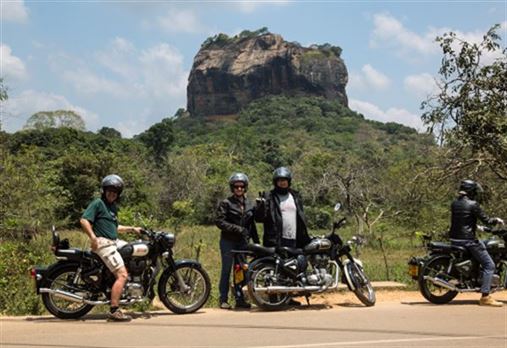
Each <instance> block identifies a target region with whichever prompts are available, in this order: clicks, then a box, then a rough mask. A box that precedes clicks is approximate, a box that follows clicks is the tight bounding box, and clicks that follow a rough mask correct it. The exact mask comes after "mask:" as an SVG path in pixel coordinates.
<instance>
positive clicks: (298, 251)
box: [277, 247, 303, 256]
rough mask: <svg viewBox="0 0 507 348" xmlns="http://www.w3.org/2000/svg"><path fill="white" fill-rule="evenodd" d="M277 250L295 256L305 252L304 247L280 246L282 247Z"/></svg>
mask: <svg viewBox="0 0 507 348" xmlns="http://www.w3.org/2000/svg"><path fill="white" fill-rule="evenodd" d="M277 251H278V252H279V253H282V254H287V255H293V256H296V255H301V254H303V249H299V248H290V247H280V248H278V250H277Z"/></svg>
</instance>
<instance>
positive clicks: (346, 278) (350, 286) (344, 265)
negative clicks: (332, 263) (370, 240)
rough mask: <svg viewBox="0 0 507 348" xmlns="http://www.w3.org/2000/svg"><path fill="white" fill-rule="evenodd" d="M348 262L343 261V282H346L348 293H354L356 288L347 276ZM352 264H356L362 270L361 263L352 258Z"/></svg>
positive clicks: (348, 275)
mask: <svg viewBox="0 0 507 348" xmlns="http://www.w3.org/2000/svg"><path fill="white" fill-rule="evenodd" d="M350 262H351V261H350V260H349V259H346V260H345V261H343V274H345V280H346V281H347V286H348V287H349V289H350V291H354V290H355V289H356V287H355V286H354V283H353V282H352V279H351V277H350V274H349V269H348V267H347V265H348V264H349V263H350ZM354 263H357V264H358V265H359V266H361V268H363V262H362V261H361V260H359V259H356V258H354Z"/></svg>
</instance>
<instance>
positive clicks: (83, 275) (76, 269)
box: [32, 227, 211, 319]
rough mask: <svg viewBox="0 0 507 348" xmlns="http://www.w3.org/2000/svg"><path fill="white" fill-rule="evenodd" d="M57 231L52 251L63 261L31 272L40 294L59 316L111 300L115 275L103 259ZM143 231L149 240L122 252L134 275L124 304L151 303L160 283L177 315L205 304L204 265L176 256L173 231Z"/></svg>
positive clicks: (160, 292) (80, 313)
mask: <svg viewBox="0 0 507 348" xmlns="http://www.w3.org/2000/svg"><path fill="white" fill-rule="evenodd" d="M52 234H53V243H52V250H53V252H54V254H55V256H56V258H57V259H58V261H57V262H56V263H54V264H52V265H50V266H49V267H35V268H34V269H33V270H32V275H33V277H34V279H35V285H36V289H37V294H41V295H42V301H43V303H44V306H45V307H46V309H47V310H48V311H49V312H50V313H51V314H53V315H54V316H56V317H58V318H61V319H75V318H79V317H81V316H83V315H85V314H86V313H88V312H89V311H90V310H91V309H92V308H93V307H94V306H96V305H103V304H109V303H110V298H111V287H112V285H113V283H114V282H115V277H114V275H113V274H112V273H111V272H110V271H109V269H108V268H107V267H106V266H105V265H104V263H103V262H102V260H101V259H100V257H99V256H97V255H96V254H95V253H92V252H90V251H86V250H81V249H76V248H70V246H69V241H68V239H64V240H60V237H59V235H58V233H57V232H56V231H55V228H54V227H53V229H52ZM142 235H143V236H144V237H146V238H145V239H146V240H140V241H137V242H133V243H129V244H127V245H125V246H124V247H122V248H120V249H119V250H118V251H119V253H120V254H121V256H122V258H123V260H124V262H125V266H126V268H127V270H128V274H129V278H128V280H127V283H126V284H125V287H124V289H123V293H122V296H121V300H120V305H131V304H134V303H137V302H141V301H152V300H153V298H154V297H155V285H157V282H158V297H159V298H160V300H161V301H162V303H163V304H164V305H165V306H166V307H167V308H168V309H170V310H171V311H173V312H174V313H178V314H183V313H192V312H195V311H197V310H198V309H199V308H201V307H202V306H203V305H204V304H205V303H206V301H207V300H208V297H209V295H210V289H211V285H210V280H209V276H208V274H207V273H206V271H205V270H204V269H203V268H202V266H201V265H200V264H199V263H198V262H196V261H194V260H174V258H173V250H172V248H173V246H174V244H175V241H176V239H175V236H174V234H172V233H166V232H153V231H146V230H143V231H142ZM161 271H162V272H161ZM159 273H161V275H160V277H159V278H158V277H157V276H158V275H159Z"/></svg>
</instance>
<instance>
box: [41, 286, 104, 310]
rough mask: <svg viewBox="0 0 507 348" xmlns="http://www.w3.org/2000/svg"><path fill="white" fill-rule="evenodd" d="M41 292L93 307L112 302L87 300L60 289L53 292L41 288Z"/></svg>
mask: <svg viewBox="0 0 507 348" xmlns="http://www.w3.org/2000/svg"><path fill="white" fill-rule="evenodd" d="M39 292H40V293H41V294H51V295H53V296H56V297H60V298H63V299H64V300H67V301H72V302H79V303H85V304H89V305H93V306H97V305H102V304H108V303H109V302H110V301H90V300H85V299H84V297H83V296H79V295H76V294H73V293H71V292H67V291H62V290H58V289H56V290H53V289H48V288H40V289H39Z"/></svg>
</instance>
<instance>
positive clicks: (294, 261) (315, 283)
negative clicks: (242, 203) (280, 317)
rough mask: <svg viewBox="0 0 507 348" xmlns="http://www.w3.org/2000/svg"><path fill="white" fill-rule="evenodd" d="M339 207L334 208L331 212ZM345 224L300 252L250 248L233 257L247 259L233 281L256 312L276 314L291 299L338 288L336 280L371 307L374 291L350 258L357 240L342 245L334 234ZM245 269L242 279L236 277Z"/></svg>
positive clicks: (336, 225)
mask: <svg viewBox="0 0 507 348" xmlns="http://www.w3.org/2000/svg"><path fill="white" fill-rule="evenodd" d="M339 209H340V204H339V203H338V204H337V205H336V206H335V211H338V210H339ZM345 222H346V219H345V218H342V219H341V220H339V221H337V222H334V223H333V228H332V231H331V233H330V234H328V235H327V236H326V237H320V238H313V239H312V240H311V241H310V243H309V244H308V245H306V246H305V247H304V248H303V249H297V248H288V247H279V248H266V247H263V246H260V245H257V244H253V245H252V244H250V245H249V246H248V247H247V250H246V251H243V252H242V251H235V253H234V255H241V254H243V256H244V257H245V256H248V255H250V258H251V261H250V263H249V264H248V267H247V268H246V267H243V266H242V265H241V263H239V264H238V263H236V265H235V268H234V280H235V282H237V281H245V282H246V284H247V289H248V294H249V297H250V298H251V299H252V300H253V302H254V303H255V304H256V305H257V306H258V307H260V308H262V309H265V310H278V309H281V308H283V307H285V306H286V305H287V304H288V303H289V301H290V300H291V299H292V297H295V296H305V297H306V298H307V301H309V300H308V299H309V297H310V296H311V294H313V293H322V292H325V291H331V290H335V289H337V288H338V285H339V283H340V280H341V281H342V282H343V283H345V284H346V285H347V286H348V288H349V290H351V291H353V292H354V293H355V294H356V296H357V298H358V299H359V300H360V301H361V302H362V303H363V304H365V305H366V306H373V305H374V304H375V300H376V299H375V291H374V289H373V287H372V285H371V283H370V281H369V280H368V278H367V276H366V275H365V273H364V270H363V265H362V262H361V261H360V260H358V259H356V258H354V257H353V256H352V254H351V252H352V246H353V245H357V246H359V245H360V244H361V243H362V241H363V240H362V239H361V238H358V237H354V238H352V240H350V241H348V242H346V243H344V242H343V241H342V239H341V238H340V236H339V235H338V234H336V230H337V229H339V228H340V227H342V226H343V225H344V224H345ZM245 268H246V276H239V277H238V274H240V272H241V270H244V269H245Z"/></svg>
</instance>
